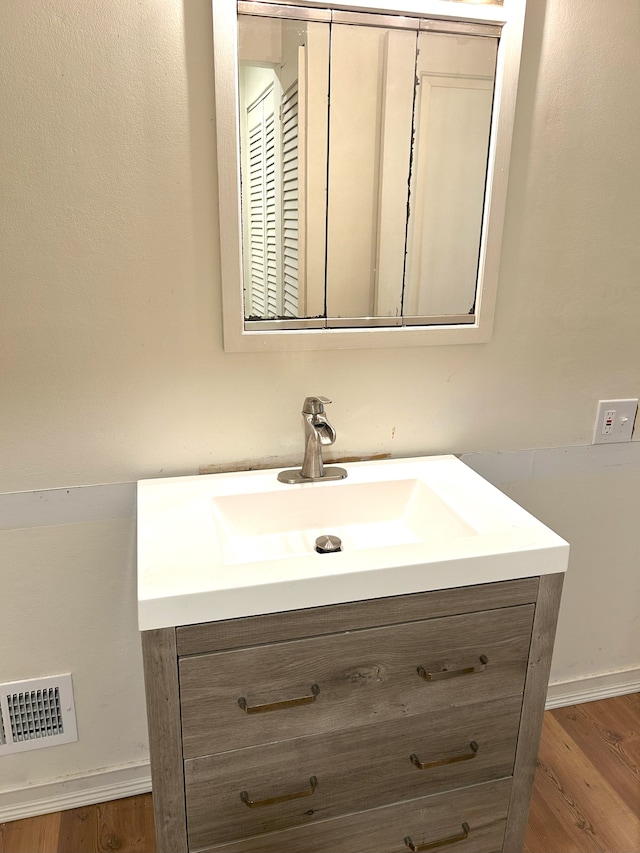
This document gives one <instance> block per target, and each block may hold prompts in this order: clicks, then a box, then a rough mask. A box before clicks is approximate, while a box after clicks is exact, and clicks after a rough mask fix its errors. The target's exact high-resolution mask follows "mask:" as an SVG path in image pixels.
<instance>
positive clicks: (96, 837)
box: [0, 794, 156, 853]
mask: <svg viewBox="0 0 640 853" xmlns="http://www.w3.org/2000/svg"><path fill="white" fill-rule="evenodd" d="M112 851H114V853H115V851H118V853H156V843H155V833H154V828H153V804H152V800H151V795H150V794H142V795H140V796H137V797H127V798H125V799H121V800H113V801H111V802H106V803H99V804H97V805H93V806H83V807H81V808H76V809H69V810H68V811H64V812H55V813H53V814H49V815H40V816H38V817H32V818H28V819H25V820H17V821H12V822H10V823H5V824H1V825H0V853H112Z"/></svg>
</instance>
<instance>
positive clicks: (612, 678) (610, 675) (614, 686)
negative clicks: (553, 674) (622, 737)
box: [545, 669, 640, 710]
mask: <svg viewBox="0 0 640 853" xmlns="http://www.w3.org/2000/svg"><path fill="white" fill-rule="evenodd" d="M637 692H640V669H627V670H624V671H623V672H607V673H605V674H604V675H594V676H591V677H590V678H580V679H577V680H576V681H561V682H559V683H556V684H550V685H549V689H548V691H547V703H546V706H545V707H546V708H547V710H550V709H551V708H564V707H565V706H566V705H580V704H582V702H595V701H596V700H597V699H610V698H611V697H613V696H624V695H625V694H627V693H637Z"/></svg>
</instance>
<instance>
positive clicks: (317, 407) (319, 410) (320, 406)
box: [302, 397, 331, 415]
mask: <svg viewBox="0 0 640 853" xmlns="http://www.w3.org/2000/svg"><path fill="white" fill-rule="evenodd" d="M330 402H331V400H330V399H329V398H328V397H305V401H304V406H303V407H302V414H303V415H321V414H323V413H324V407H325V406H326V404H327V403H330Z"/></svg>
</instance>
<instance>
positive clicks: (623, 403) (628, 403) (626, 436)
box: [591, 400, 638, 444]
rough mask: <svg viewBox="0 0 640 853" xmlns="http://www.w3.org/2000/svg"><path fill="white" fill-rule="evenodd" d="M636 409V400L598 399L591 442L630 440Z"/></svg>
mask: <svg viewBox="0 0 640 853" xmlns="http://www.w3.org/2000/svg"><path fill="white" fill-rule="evenodd" d="M637 411H638V401H637V400H600V402H599V403H598V411H597V414H596V423H595V426H594V428H593V441H592V442H591V443H592V444H614V443H615V442H620V441H631V436H632V434H633V425H634V423H635V420H636V412H637Z"/></svg>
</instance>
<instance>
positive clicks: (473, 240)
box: [238, 4, 498, 329]
mask: <svg viewBox="0 0 640 853" xmlns="http://www.w3.org/2000/svg"><path fill="white" fill-rule="evenodd" d="M256 5H257V4H252V7H253V8H254V9H255V7H256ZM278 8H279V9H281V10H282V9H283V7H278ZM285 8H288V9H289V12H288V14H291V8H290V7H285ZM304 11H305V13H308V11H309V10H304ZM323 14H325V15H326V16H327V18H328V19H327V20H325V21H322V20H312V19H310V18H308V17H307V18H305V17H304V16H303V19H301V20H296V19H295V18H294V17H293V15H292V16H291V17H287V16H286V15H284V13H283V12H282V11H281V12H280V14H279V15H278V16H276V17H270V16H265V15H262V14H260V15H257V14H253V13H252V14H239V15H238V60H239V62H238V67H239V71H238V73H239V100H240V103H239V116H240V154H241V156H240V170H241V209H242V257H243V288H244V314H245V327H246V328H254V327H260V328H267V329H268V328H274V329H276V328H283V329H287V328H291V329H295V328H304V327H311V328H322V327H328V328H348V327H361V326H403V325H421V324H424V325H432V324H460V323H472V322H473V321H474V316H475V315H474V311H475V303H476V291H477V281H478V262H479V251H480V244H481V231H482V218H483V207H484V195H485V183H486V174H487V158H488V148H489V133H490V127H491V111H492V102H493V89H494V79H495V67H496V55H497V44H498V38H497V35H496V34H495V28H492V29H493V30H494V32H493V33H491V34H487V33H486V32H483V33H482V34H478V35H476V34H470V33H469V32H468V27H467V29H466V30H462V31H460V32H455V31H453V32H451V31H446V30H447V26H446V25H443V24H442V22H440V23H438V22H431V21H426V20H424V19H418V18H398V19H395V20H394V19H391V18H390V17H388V16H381V15H380V16H379V15H370V14H359V13H340V12H333V13H331V12H328V11H326V10H323ZM389 23H391V24H392V25H391V26H389ZM447 23H448V22H447ZM442 29H444V30H445V31H444V32H442V31H439V30H442Z"/></svg>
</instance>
